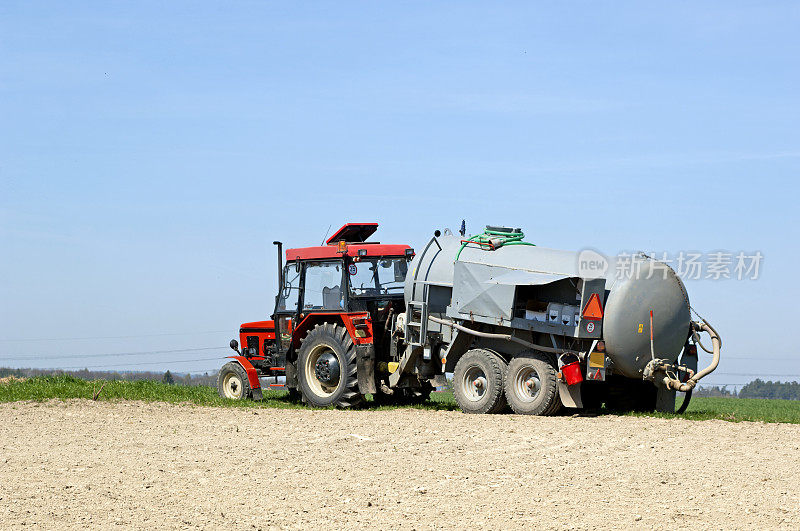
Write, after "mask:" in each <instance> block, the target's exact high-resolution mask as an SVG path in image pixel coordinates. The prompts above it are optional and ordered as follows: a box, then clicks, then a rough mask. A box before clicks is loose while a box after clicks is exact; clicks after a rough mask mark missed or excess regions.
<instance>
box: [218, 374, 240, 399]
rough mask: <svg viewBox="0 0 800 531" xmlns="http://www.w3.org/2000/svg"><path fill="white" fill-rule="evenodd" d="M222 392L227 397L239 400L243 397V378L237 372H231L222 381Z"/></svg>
mask: <svg viewBox="0 0 800 531" xmlns="http://www.w3.org/2000/svg"><path fill="white" fill-rule="evenodd" d="M222 392H223V393H225V398H232V399H234V400H238V399H240V398H242V380H241V378H239V376H237V375H236V374H235V373H232V372H229V373H228V374H226V375H225V379H224V380H223V381H222Z"/></svg>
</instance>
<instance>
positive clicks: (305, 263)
mask: <svg viewBox="0 0 800 531" xmlns="http://www.w3.org/2000/svg"><path fill="white" fill-rule="evenodd" d="M377 228H378V224H377V223H348V224H345V225H344V226H343V227H342V228H340V229H339V230H338V231H336V232H335V233H334V234H333V235H332V236H331V237H330V238H328V239H327V241H326V242H325V244H324V245H320V246H316V247H298V248H289V249H286V252H285V254H284V253H283V251H282V244H281V242H274V243H275V245H277V247H278V286H279V291H278V294H277V296H276V297H275V310H274V312H273V315H272V320H271V321H263V322H258V324H259V325H260V326H258V327H255V326H253V324H255V323H248V325H250V326H245V325H242V328H241V329H240V338H241V340H242V347H243V348H242V351H241V356H239V357H236V359H237V361H239V362H240V363H241V364H242V366H243V367H244V368H245V369H247V366H246V364H245V363H242V361H241V360H240V359H239V358H246V361H247V362H248V363H249V364H250V365H252V366H253V368H254V369H255V372H256V373H257V375H258V376H261V375H266V376H286V383H285V384H284V385H286V386H287V387H289V388H290V389H295V388H298V387H299V383H298V380H297V378H298V368H297V366H296V361H297V357H298V351H299V349H300V347H301V344H302V343H303V341H304V339H305V338H306V336H307V335H308V333H309V332H310V331H312V330H313V329H315V328H317V327H319V326H323V325H325V326H327V325H330V326H333V327H337V328H336V330H337V331H339V330H346V332H347V334H348V335H349V336H350V337H351V340H352V342H353V344H354V345H355V346H357V347H359V349H360V350H361V351H365V350H369V352H366V351H365V352H361V354H360V356H361V357H365V356H368V357H370V358H371V360H372V362H373V365H374V359H375V354H374V351H375V350H376V349H377V350H380V351H386V350H388V349H389V342H390V337H389V336H390V334H389V333H388V331H389V328H390V325H391V323H392V322H393V321H392V319H393V318H394V316H396V315H398V314H400V313H402V312H404V311H405V305H404V302H403V290H404V285H405V278H406V274H407V272H408V263H409V262H410V261H411V259H412V258H413V256H414V251H413V249H411V247H409V246H408V245H387V244H381V243H379V242H369V241H367V239H368V238H369V237H370V236H371V235H372V234H373V233H374V232H375V231H376V230H377ZM284 258H285V262H284ZM254 328H260V329H262V330H263V331H264V335H263V337H262V336H261V335H259V336H258V337H257V339H248V338H249V336H246V335H245V330H247V331H250V330H252V329H254ZM267 331H268V332H267ZM337 333H338V332H337ZM267 334H269V335H267ZM231 346H232V347H234V345H233V342H232V345H231ZM254 346H255V347H257V348H253V347H254ZM236 347H238V344H237V345H236ZM367 347H369V349H367ZM234 350H237V348H234ZM237 351H238V350H237ZM253 354H255V356H253ZM359 363H360V367H361V368H362V369H363V370H364V371H366V372H369V373H371V372H374V369H373V368H372V365H369V364H368V365H369V366H367V367H366V368H364V365H365V363H362V362H359ZM300 372H302V371H300ZM362 380H364V381H366V380H370V382H369V383H364V382H362V385H363V386H364V387H365V389H373V388H374V377H373V376H372V375H371V374H364V375H363V378H362ZM249 383H250V388H251V389H253V385H256V383H257V382H256V381H254V380H253V378H250V382H249ZM273 385H279V384H277V383H276V384H273ZM223 387H224V385H223V386H221V391H220V392H221V393H222V392H223ZM365 392H369V391H365ZM228 394H230V393H228ZM252 394H253V395H258V394H260V393H252ZM317 395H320V393H317ZM322 395H324V393H322ZM224 396H228V395H227V394H226V395H224ZM317 403H318V404H320V402H317Z"/></svg>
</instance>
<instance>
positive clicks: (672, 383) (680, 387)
mask: <svg viewBox="0 0 800 531" xmlns="http://www.w3.org/2000/svg"><path fill="white" fill-rule="evenodd" d="M692 326H693V327H694V329H695V331H697V332H707V333H708V335H709V336H711V349H712V350H711V353H712V354H713V358H712V359H711V363H710V364H709V366H708V367H706V368H705V369H703V370H702V371H700V372H698V373H697V374H695V375H693V376H692V377H691V378H689V379H688V380H687V381H686V382H680V381H679V380H677V379H675V378H673V377H671V376H666V377H664V380H663V381H664V385H666V386H667V388H672V389H675V390H676V391H681V392H684V393H685V392H688V391H691V390H692V389H694V387H695V386H696V385H697V382H698V381H699V380H700V379H701V378H703V377H705V376H708V375H709V374H711V373H712V372H714V369H716V368H717V365H719V354H720V350H721V349H722V340H721V339H720V337H719V334H718V333H717V331H716V330H714V327H713V326H711V325H710V324H708V323H707V322H705V321H702V322H699V323H692Z"/></svg>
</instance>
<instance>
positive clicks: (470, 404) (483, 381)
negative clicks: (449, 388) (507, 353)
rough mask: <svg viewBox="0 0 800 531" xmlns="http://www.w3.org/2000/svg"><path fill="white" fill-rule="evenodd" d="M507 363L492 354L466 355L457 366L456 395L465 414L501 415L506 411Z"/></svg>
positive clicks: (471, 352)
mask: <svg viewBox="0 0 800 531" xmlns="http://www.w3.org/2000/svg"><path fill="white" fill-rule="evenodd" d="M505 372H506V362H505V361H503V358H501V357H500V356H498V355H497V353H495V352H492V351H491V350H487V349H483V348H477V349H472V350H469V351H467V352H466V353H465V354H464V355H463V356H461V358H460V359H459V360H458V363H456V368H455V372H454V373H453V394H454V395H455V398H456V402H458V406H459V407H460V408H461V411H463V412H464V413H498V412H500V411H502V410H503V408H505V407H506V399H505V397H504V396H503V379H504V376H505Z"/></svg>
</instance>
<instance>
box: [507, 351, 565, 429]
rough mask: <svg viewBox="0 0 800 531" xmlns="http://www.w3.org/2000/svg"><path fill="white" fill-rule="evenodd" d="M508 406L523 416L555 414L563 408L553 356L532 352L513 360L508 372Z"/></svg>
mask: <svg viewBox="0 0 800 531" xmlns="http://www.w3.org/2000/svg"><path fill="white" fill-rule="evenodd" d="M505 392H506V399H507V400H508V404H509V405H510V406H511V409H512V410H513V411H514V413H517V414H520V415H555V414H556V413H558V411H559V410H560V409H561V399H560V398H559V396H558V382H557V380H556V362H555V359H553V357H552V356H549V355H547V354H544V353H542V352H536V351H533V350H528V351H525V352H522V353H520V354H518V355H516V356H515V357H513V358H511V361H510V362H508V370H507V371H506V380H505Z"/></svg>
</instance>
